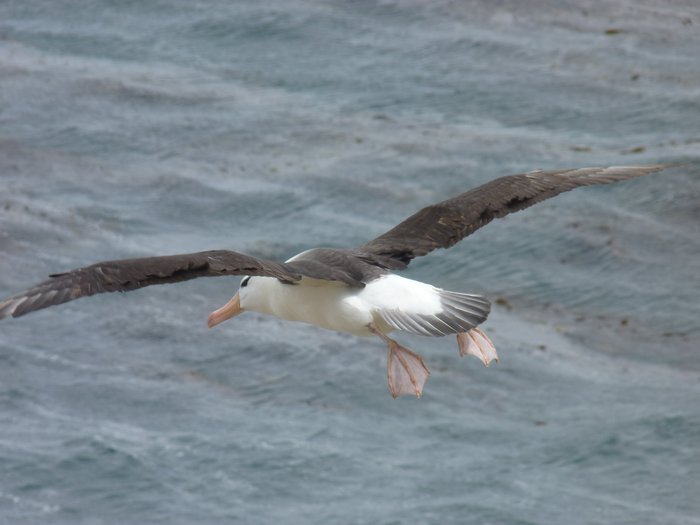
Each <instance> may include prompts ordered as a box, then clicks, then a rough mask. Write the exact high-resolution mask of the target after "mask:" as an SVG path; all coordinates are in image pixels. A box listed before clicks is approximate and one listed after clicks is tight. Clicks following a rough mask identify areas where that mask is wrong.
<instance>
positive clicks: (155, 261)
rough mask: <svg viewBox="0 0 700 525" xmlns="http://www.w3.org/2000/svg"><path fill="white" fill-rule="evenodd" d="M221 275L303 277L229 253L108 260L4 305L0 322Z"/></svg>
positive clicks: (53, 280)
mask: <svg viewBox="0 0 700 525" xmlns="http://www.w3.org/2000/svg"><path fill="white" fill-rule="evenodd" d="M219 275H266V276H269V277H276V278H277V279H280V280H281V281H285V282H290V283H293V282H298V281H299V280H300V279H301V277H302V276H301V274H300V273H298V272H296V271H294V269H292V268H289V267H288V266H287V265H285V264H282V263H277V262H274V261H267V260H263V259H258V258H256V257H251V256H250V255H245V254H243V253H238V252H232V251H228V250H214V251H207V252H198V253H186V254H181V255H166V256H162V257H145V258H140V259H123V260H118V261H105V262H100V263H97V264H93V265H91V266H86V267H85V268H78V269H76V270H71V271H69V272H66V273H59V274H54V275H51V276H50V278H49V279H48V280H47V281H44V282H42V283H39V284H37V285H36V286H33V287H32V288H29V289H28V290H25V291H24V292H22V293H19V294H17V295H14V296H12V297H10V298H8V299H6V300H4V301H2V302H0V319H2V318H3V317H9V316H12V317H19V316H20V315H24V314H26V313H29V312H33V311H34V310H39V309H41V308H46V307H47V306H53V305H56V304H61V303H65V302H67V301H72V300H73V299H79V298H80V297H87V296H89V295H94V294H97V293H104V292H126V291H129V290H135V289H137V288H142V287H144V286H151V285H153V284H166V283H176V282H180V281H187V280H189V279H195V278H197V277H214V276H219Z"/></svg>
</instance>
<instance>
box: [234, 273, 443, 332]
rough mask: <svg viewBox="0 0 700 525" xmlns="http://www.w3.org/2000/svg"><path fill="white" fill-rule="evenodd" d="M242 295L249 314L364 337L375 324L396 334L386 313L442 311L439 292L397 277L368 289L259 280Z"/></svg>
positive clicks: (378, 281)
mask: <svg viewBox="0 0 700 525" xmlns="http://www.w3.org/2000/svg"><path fill="white" fill-rule="evenodd" d="M244 290H245V291H244ZM241 291H242V292H243V293H242V295H241V307H242V308H243V309H244V310H252V311H255V312H260V313H264V314H270V315H274V316H276V317H279V318H281V319H286V320H288V321H299V322H303V323H310V324H313V325H316V326H320V327H322V328H327V329H329V330H336V331H338V332H345V333H349V334H353V335H362V336H369V335H372V333H371V332H370V331H369V330H368V328H367V325H368V324H369V323H371V322H373V323H375V324H376V326H377V327H378V328H379V329H381V330H382V331H384V332H385V333H386V332H390V331H393V330H394V329H393V328H392V327H391V326H389V325H388V324H386V322H385V321H384V320H383V319H382V318H381V316H380V315H379V311H380V310H382V309H388V310H404V309H410V310H411V311H412V312H415V313H426V314H431V313H435V312H437V311H440V309H441V307H440V298H439V295H438V294H437V293H436V289H435V288H434V287H433V286H431V285H428V284H424V283H421V282H418V281H412V280H410V279H405V278H403V277H399V276H398V275H393V274H388V275H386V276H384V277H381V278H379V279H376V280H374V281H372V282H370V283H369V284H368V285H367V286H365V287H364V288H350V287H347V286H345V285H343V284H342V283H338V282H334V281H323V280H317V279H308V278H304V279H302V281H301V283H299V284H296V285H290V284H283V283H281V282H279V281H278V280H277V279H275V278H272V277H254V278H252V279H251V280H250V282H249V285H248V287H246V288H244V289H242V290H241Z"/></svg>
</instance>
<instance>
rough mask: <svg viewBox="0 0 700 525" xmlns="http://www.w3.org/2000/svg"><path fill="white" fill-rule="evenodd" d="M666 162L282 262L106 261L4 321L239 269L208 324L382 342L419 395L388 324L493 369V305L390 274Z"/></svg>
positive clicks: (599, 174) (460, 209)
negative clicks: (493, 225)
mask: <svg viewBox="0 0 700 525" xmlns="http://www.w3.org/2000/svg"><path fill="white" fill-rule="evenodd" d="M666 167H668V166H665V165H660V164H659V165H650V166H613V167H593V168H579V169H566V170H556V171H542V170H537V171H531V172H528V173H522V174H518V175H509V176H505V177H501V178H498V179H495V180H492V181H490V182H487V183H486V184H483V185H482V186H478V187H476V188H474V189H471V190H469V191H466V192H464V193H462V194H460V195H457V196H456V197H453V198H451V199H448V200H445V201H442V202H439V203H437V204H433V205H430V206H427V207H426V208H423V209H422V210H420V211H419V212H417V213H415V214H414V215H411V216H410V217H408V218H407V219H406V220H404V221H403V222H401V223H400V224H398V225H397V226H395V227H394V228H392V229H390V230H389V231H387V232H386V233H383V234H382V235H380V236H379V237H377V238H376V239H373V240H371V241H369V242H368V243H366V244H363V245H362V246H359V247H356V248H312V249H310V250H306V251H304V252H302V253H300V254H298V255H295V256H294V257H292V258H291V259H289V260H287V261H285V262H276V261H270V260H265V259H261V258H258V257H253V256H251V255H246V254H243V253H239V252H234V251H230V250H213V251H205V252H198V253H186V254H179V255H166V256H159V257H144V258H137V259H123V260H114V261H104V262H98V263H96V264H92V265H90V266H85V267H83V268H77V269H75V270H71V271H68V272H65V273H57V274H53V275H50V276H49V279H48V280H46V281H43V282H41V283H39V284H37V285H36V286H33V287H31V288H29V289H27V290H25V291H23V292H21V293H18V294H16V295H14V296H12V297H9V298H8V299H5V300H4V301H2V302H0V319H1V318H4V317H9V316H12V317H19V316H22V315H24V314H27V313H29V312H33V311H35V310H40V309H42V308H46V307H47V306H53V305H57V304H61V303H65V302H67V301H72V300H73V299H79V298H81V297H87V296H90V295H94V294H98V293H104V292H126V291H129V290H135V289H137V288H143V287H144V286H151V285H155V284H167V283H176V282H180V281H186V280H189V279H195V278H197V277H217V276H226V275H243V276H244V277H243V279H242V280H241V281H240V284H239V289H238V291H237V292H236V293H235V295H234V296H233V298H232V299H231V300H230V301H229V302H228V303H226V304H225V305H224V306H222V307H221V308H219V309H218V310H215V311H214V312H212V313H211V314H210V315H209V317H208V325H209V327H210V328H211V327H214V326H216V325H218V324H219V323H222V322H223V321H226V320H227V319H230V318H232V317H234V316H237V315H238V314H240V313H241V312H244V311H253V312H259V313H263V314H269V315H274V316H276V317H279V318H281V319H285V320H289V321H300V322H304V323H309V324H313V325H316V326H319V327H322V328H326V329H329V330H336V331H338V332H345V333H348V334H353V335H356V336H375V337H378V338H380V339H381V340H382V341H383V342H384V343H385V344H386V345H387V378H388V384H389V392H390V393H391V395H392V397H394V398H396V397H397V396H399V395H402V394H415V395H416V396H418V397H420V396H421V394H422V392H423V386H424V384H425V382H426V380H427V379H428V376H429V375H430V371H429V370H428V367H427V366H426V364H425V362H424V360H423V358H422V357H421V356H420V355H419V354H417V353H415V352H413V351H411V350H409V349H408V348H406V347H404V346H402V345H401V344H400V343H398V342H397V341H396V340H394V339H392V338H390V337H389V335H388V334H389V333H391V332H393V331H403V332H409V333H411V334H418V335H423V336H428V337H443V336H446V335H455V336H456V338H457V345H458V348H459V353H460V355H462V356H464V355H473V356H475V357H477V358H479V359H480V360H481V361H482V362H483V364H484V365H486V366H488V365H489V363H490V362H491V361H493V360H496V361H497V360H498V354H497V353H496V348H495V347H494V345H493V343H492V342H491V340H490V339H489V338H488V336H487V335H486V334H485V333H484V332H483V331H482V330H481V329H480V328H479V325H480V324H481V323H483V322H484V321H485V320H486V318H487V317H488V315H489V311H490V308H491V304H490V302H489V300H488V299H487V298H486V297H484V296H482V295H476V294H469V293H462V292H455V291H448V290H443V289H441V288H438V287H436V286H432V285H430V284H427V283H423V282H419V281H415V280H411V279H407V278H405V277H401V276H399V275H397V274H396V273H393V272H394V271H396V270H403V269H405V268H406V267H407V266H408V265H409V263H410V262H411V261H412V260H413V259H414V258H416V257H420V256H422V255H426V254H428V253H430V252H432V251H433V250H435V249H437V248H449V247H451V246H454V245H455V244H457V243H458V242H459V241H461V240H462V239H464V238H465V237H467V236H468V235H470V234H472V233H473V232H475V231H476V230H478V229H479V228H481V227H482V226H484V225H486V224H488V223H489V222H491V221H492V220H493V219H496V218H498V217H504V216H506V215H508V214H510V213H513V212H516V211H520V210H523V209H525V208H528V207H530V206H532V205H533V204H536V203H538V202H541V201H543V200H545V199H549V198H550V197H554V196H555V195H558V194H560V193H563V192H565V191H569V190H572V189H574V188H577V187H579V186H590V185H594V184H609V183H613V182H618V181H623V180H627V179H632V178H635V177H639V176H642V175H648V174H650V173H654V172H658V171H660V170H663V169H665V168H666Z"/></svg>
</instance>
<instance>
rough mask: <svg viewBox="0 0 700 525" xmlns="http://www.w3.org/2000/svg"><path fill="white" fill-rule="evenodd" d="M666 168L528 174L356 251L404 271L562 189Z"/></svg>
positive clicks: (469, 195)
mask: <svg viewBox="0 0 700 525" xmlns="http://www.w3.org/2000/svg"><path fill="white" fill-rule="evenodd" d="M667 167H668V166H666V165H661V164H658V165H653V166H614V167H607V168H580V169H570V170H559V171H532V172H530V173H522V174H519V175H510V176H507V177H501V178H499V179H496V180H493V181H491V182H487V183H486V184H484V185H482V186H479V187H477V188H474V189H472V190H469V191H467V192H465V193H462V194H461V195H458V196H457V197H454V198H452V199H448V200H446V201H443V202H439V203H437V204H433V205H432V206H428V207H426V208H423V209H422V210H420V211H419V212H418V213H416V214H414V215H411V216H410V217H409V218H408V219H406V220H405V221H403V222H402V223H401V224H399V225H398V226H395V227H394V228H392V229H391V230H389V231H388V232H386V233H384V234H383V235H380V236H379V237H377V238H376V239H374V240H372V241H370V242H368V243H367V244H365V245H364V246H360V247H359V248H357V252H359V254H364V255H365V256H366V257H367V258H368V259H370V260H373V261H374V262H375V263H377V264H381V265H383V266H386V267H388V268H393V269H400V268H405V267H406V266H407V265H408V263H409V262H411V260H412V259H414V258H415V257H419V256H421V255H426V254H427V253H430V252H431V251H433V250H434V249H436V248H449V247H450V246H453V245H455V244H457V243H458V242H459V241H461V240H462V239H464V238H465V237H466V236H467V235H470V234H472V233H473V232H475V231H476V230H478V229H479V228H481V227H482V226H484V225H486V224H488V223H489V222H491V221H492V220H493V219H496V218H498V217H504V216H506V215H508V214H509V213H513V212H516V211H520V210H523V209H525V208H528V207H530V206H532V205H533V204H536V203H538V202H541V201H543V200H545V199H549V198H550V197H554V196H555V195H559V194H560V193H563V192H565V191H569V190H572V189H574V188H578V187H579V186H590V185H593V184H609V183H611V182H618V181H621V180H626V179H632V178H634V177H639V176H642V175H648V174H650V173H654V172H657V171H661V170H663V169H665V168H667Z"/></svg>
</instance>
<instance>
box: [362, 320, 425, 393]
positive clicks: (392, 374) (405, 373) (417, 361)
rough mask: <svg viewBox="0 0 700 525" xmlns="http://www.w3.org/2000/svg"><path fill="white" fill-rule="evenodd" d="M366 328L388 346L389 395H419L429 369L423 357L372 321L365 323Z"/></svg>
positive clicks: (387, 372)
mask: <svg viewBox="0 0 700 525" xmlns="http://www.w3.org/2000/svg"><path fill="white" fill-rule="evenodd" d="M367 328H368V329H369V331H370V332H372V333H373V334H375V335H376V336H378V337H381V339H382V341H384V342H385V343H386V344H387V346H388V347H389V349H388V351H387V356H386V375H387V379H388V380H389V392H391V397H393V398H394V399H396V398H397V397H399V396H400V395H403V394H415V396H416V397H420V396H421V395H422V394H423V385H425V382H426V381H427V380H428V377H429V376H430V370H428V367H427V366H425V363H424V362H423V358H422V357H421V356H419V355H418V354H416V353H414V352H411V351H410V350H409V349H408V348H405V347H403V346H401V345H400V344H399V343H397V342H396V341H394V340H393V339H391V338H390V337H389V336H388V335H386V334H385V333H384V332H382V331H381V330H380V329H379V328H377V327H376V326H375V325H374V323H370V324H369V325H367Z"/></svg>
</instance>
